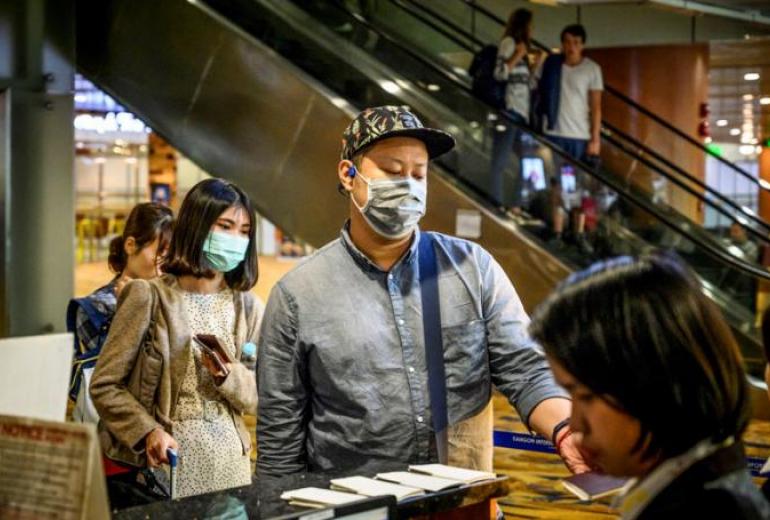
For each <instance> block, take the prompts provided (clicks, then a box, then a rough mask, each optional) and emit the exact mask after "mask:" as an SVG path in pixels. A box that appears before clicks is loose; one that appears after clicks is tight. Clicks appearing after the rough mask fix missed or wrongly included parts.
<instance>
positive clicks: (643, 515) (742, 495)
mask: <svg viewBox="0 0 770 520" xmlns="http://www.w3.org/2000/svg"><path fill="white" fill-rule="evenodd" d="M530 327H531V328H530V331H531V333H532V337H533V338H534V339H536V340H537V341H538V342H539V343H540V344H541V345H542V346H543V348H544V349H545V352H546V356H547V358H548V361H549V363H550V365H551V368H552V370H553V373H554V376H555V378H556V380H557V381H558V382H559V383H560V384H561V385H562V386H563V387H564V388H565V389H566V390H567V391H568V392H569V393H570V395H571V397H572V417H571V420H570V426H571V430H572V432H573V433H572V434H573V435H575V436H576V438H575V440H576V443H577V445H578V446H579V447H580V448H581V451H583V453H584V455H585V456H586V460H587V462H589V464H591V465H593V466H594V467H596V468H597V469H599V470H600V471H602V472H604V473H607V474H610V475H617V476H623V477H633V478H635V479H636V481H635V482H634V483H633V484H631V487H630V488H629V490H628V491H627V493H626V494H625V495H624V496H623V497H622V502H621V503H620V510H621V513H622V518H623V519H624V520H626V519H636V518H639V519H661V518H672V519H673V518H730V519H755V518H770V505H768V503H767V502H766V501H765V499H764V498H763V497H762V495H761V494H760V492H759V490H758V489H757V487H756V486H755V485H754V483H753V482H752V481H751V476H750V475H749V472H748V471H747V468H746V458H745V452H744V449H743V443H742V442H741V436H742V434H743V432H744V430H745V428H746V425H747V424H748V421H749V417H750V413H751V411H750V404H749V394H748V384H747V381H746V374H745V373H744V370H743V360H742V359H741V356H740V353H739V350H738V345H737V343H736V341H735V339H734V338H733V336H732V334H731V332H730V329H729V327H728V326H727V323H726V322H725V320H724V318H723V317H722V315H721V314H720V313H719V311H718V310H717V309H716V307H715V306H714V305H713V304H712V303H711V301H709V300H708V298H707V297H706V296H705V295H704V293H703V292H702V290H701V286H700V283H699V282H698V280H697V279H696V278H695V276H694V274H693V273H692V272H691V271H690V270H689V269H688V268H687V267H685V266H684V265H682V264H681V263H680V262H679V261H677V260H676V259H674V258H672V257H670V256H667V255H661V254H655V255H650V256H645V257H642V258H639V259H633V258H630V257H620V258H616V259H614V260H609V261H606V262H601V263H598V264H596V265H594V266H592V267H591V268H589V269H587V270H585V271H582V272H579V273H576V274H574V275H572V276H571V277H570V278H568V279H567V281H566V282H564V283H563V284H562V285H561V286H560V287H559V289H558V290H557V291H556V293H555V294H554V295H553V296H551V297H550V298H549V299H548V300H547V301H546V302H545V303H544V304H543V305H542V306H541V307H539V308H538V309H537V310H536V311H535V313H534V315H533V320H532V323H531V326H530Z"/></svg>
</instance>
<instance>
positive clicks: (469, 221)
mask: <svg viewBox="0 0 770 520" xmlns="http://www.w3.org/2000/svg"><path fill="white" fill-rule="evenodd" d="M455 235H456V236H458V237H460V238H471V239H474V240H475V239H479V238H481V212H480V211H477V210H475V209H458V210H457V217H456V220H455Z"/></svg>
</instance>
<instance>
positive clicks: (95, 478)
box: [0, 415, 109, 520]
mask: <svg viewBox="0 0 770 520" xmlns="http://www.w3.org/2000/svg"><path fill="white" fill-rule="evenodd" d="M0 518H4V519H6V518H7V519H18V520H21V519H25V520H26V519H31V518H34V519H47V518H56V519H62V520H69V519H73V520H80V519H90V518H109V508H108V506H107V496H106V488H105V485H104V475H103V473H102V467H101V456H100V452H99V447H98V439H97V436H96V429H95V428H94V426H93V425H91V424H74V423H64V422H51V421H42V420H38V419H27V418H23V417H10V416H5V415H0Z"/></svg>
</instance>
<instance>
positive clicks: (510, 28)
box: [503, 8, 532, 45]
mask: <svg viewBox="0 0 770 520" xmlns="http://www.w3.org/2000/svg"><path fill="white" fill-rule="evenodd" d="M531 23H532V11H530V10H529V9H524V8H521V9H516V10H515V11H513V12H512V13H511V15H510V16H509V17H508V23H506V25H505V31H504V32H503V37H506V36H510V37H511V38H513V40H514V41H515V42H516V43H519V42H524V43H526V44H527V45H529V39H530V37H531V34H530V30H529V27H530V24H531Z"/></svg>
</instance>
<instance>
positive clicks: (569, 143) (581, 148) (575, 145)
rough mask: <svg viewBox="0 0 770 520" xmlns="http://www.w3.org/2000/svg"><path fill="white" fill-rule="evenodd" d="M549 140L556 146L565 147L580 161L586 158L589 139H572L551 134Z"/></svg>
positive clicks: (566, 150)
mask: <svg viewBox="0 0 770 520" xmlns="http://www.w3.org/2000/svg"><path fill="white" fill-rule="evenodd" d="M548 140H549V141H551V142H552V143H553V144H555V145H556V146H559V147H561V148H563V149H564V151H565V152H567V153H568V154H570V155H571V156H572V157H574V158H575V159H577V160H578V161H581V160H585V155H586V148H588V139H572V138H571V137H558V136H555V135H549V136H548Z"/></svg>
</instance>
